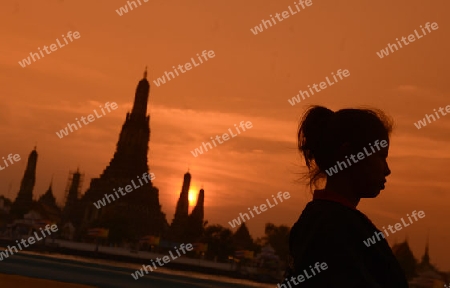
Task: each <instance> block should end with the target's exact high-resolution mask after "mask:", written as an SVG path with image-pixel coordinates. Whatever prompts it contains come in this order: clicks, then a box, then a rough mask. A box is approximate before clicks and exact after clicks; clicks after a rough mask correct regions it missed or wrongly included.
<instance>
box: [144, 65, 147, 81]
mask: <svg viewBox="0 0 450 288" xmlns="http://www.w3.org/2000/svg"><path fill="white" fill-rule="evenodd" d="M144 78H145V79H147V66H145V71H144Z"/></svg>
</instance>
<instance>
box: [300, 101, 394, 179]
mask: <svg viewBox="0 0 450 288" xmlns="http://www.w3.org/2000/svg"><path fill="white" fill-rule="evenodd" d="M392 128H393V121H392V119H391V118H390V117H389V116H387V115H386V114H385V113H384V112H383V111H381V110H379V109H341V110H338V111H336V112H333V111H332V110H330V109H328V108H326V107H323V106H311V107H310V108H308V110H307V111H306V112H305V114H304V115H303V118H302V120H301V122H300V125H299V127H298V149H299V151H300V152H301V153H302V154H303V157H304V158H305V163H306V166H307V167H308V173H307V175H306V176H307V178H309V185H310V186H311V187H312V186H313V185H314V186H317V185H316V184H317V182H318V181H319V180H321V179H324V178H326V174H325V173H324V171H325V169H329V168H330V167H331V166H333V165H334V164H335V163H336V160H337V156H338V153H339V149H340V148H341V146H342V145H343V144H345V143H346V144H348V145H349V148H350V150H351V151H352V152H362V149H363V147H366V146H367V145H368V144H369V143H370V142H371V141H374V140H377V139H378V140H380V141H381V140H383V139H380V137H383V135H387V136H389V135H390V133H391V132H392ZM386 140H387V139H386Z"/></svg>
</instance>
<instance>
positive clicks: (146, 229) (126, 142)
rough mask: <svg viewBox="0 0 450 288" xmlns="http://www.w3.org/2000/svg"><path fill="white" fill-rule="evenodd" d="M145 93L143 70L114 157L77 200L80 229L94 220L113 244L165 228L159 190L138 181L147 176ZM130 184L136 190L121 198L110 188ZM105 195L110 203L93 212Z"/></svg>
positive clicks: (149, 183)
mask: <svg viewBox="0 0 450 288" xmlns="http://www.w3.org/2000/svg"><path fill="white" fill-rule="evenodd" d="M149 93H150V84H149V82H148V80H147V71H145V72H144V77H143V79H141V80H140V81H139V83H138V85H137V88H136V93H135V96H134V103H133V108H132V110H131V113H130V112H128V113H127V114H126V118H125V123H124V124H123V125H122V130H121V131H120V135H119V140H118V142H117V145H116V151H115V153H114V156H113V158H112V159H111V161H110V162H109V165H108V166H107V167H106V168H105V170H104V171H103V173H102V174H101V175H100V177H99V178H95V179H92V180H91V183H90V186H89V189H88V190H87V191H86V193H85V194H84V195H83V197H82V200H81V201H82V203H83V204H82V205H83V207H84V211H85V212H84V216H83V218H82V219H81V221H83V225H82V226H83V227H84V228H83V229H87V228H89V227H90V226H91V223H94V221H95V222H96V223H103V225H104V226H105V227H106V226H110V227H111V228H110V235H118V236H117V239H115V240H116V241H122V240H135V239H136V237H141V236H146V235H155V236H159V235H160V234H161V233H162V231H163V230H164V229H165V228H166V227H167V226H168V224H167V220H166V216H165V214H164V213H163V212H162V210H161V205H160V203H159V190H158V189H157V188H156V187H154V186H153V183H152V182H151V180H149V182H148V183H144V184H143V185H139V182H138V179H140V178H139V177H144V176H143V175H144V174H145V173H149V166H148V164H147V163H148V157H147V154H148V151H149V146H148V145H149V141H150V116H149V115H147V104H148V98H149ZM156 177H157V175H156ZM132 181H133V182H132ZM132 183H137V185H138V186H137V187H138V188H136V187H134V188H133V190H132V192H131V193H128V192H127V193H126V194H125V195H122V196H120V195H119V194H115V193H114V191H118V190H114V189H119V188H122V189H123V188H124V187H125V186H127V185H131V184H132ZM133 186H134V185H133ZM122 191H123V190H122ZM113 193H114V194H115V195H114V194H113ZM116 193H117V192H116ZM105 194H108V195H113V197H114V200H112V201H111V202H110V203H107V204H106V206H102V207H101V208H99V209H97V208H96V206H94V205H93V204H94V202H97V201H99V200H101V199H102V198H103V197H105ZM117 195H119V196H120V197H118V196H117ZM92 225H93V224H92ZM119 238H120V239H119ZM128 238H130V239H128Z"/></svg>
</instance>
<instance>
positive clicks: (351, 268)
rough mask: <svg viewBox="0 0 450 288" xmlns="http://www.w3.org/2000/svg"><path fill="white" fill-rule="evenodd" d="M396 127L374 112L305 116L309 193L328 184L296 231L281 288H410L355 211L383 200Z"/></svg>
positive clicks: (301, 139) (317, 111)
mask: <svg viewBox="0 0 450 288" xmlns="http://www.w3.org/2000/svg"><path fill="white" fill-rule="evenodd" d="M392 126H393V124H392V121H391V119H390V118H388V117H387V116H386V115H385V114H384V113H383V112H382V111H380V110H375V109H371V110H368V109H342V110H339V111H336V112H333V111H332V110H330V109H328V108H325V107H322V106H313V107H311V108H309V109H308V110H307V111H306V113H305V115H304V116H303V119H302V121H301V123H300V126H299V129H298V149H299V150H300V152H301V154H302V155H303V157H304V159H305V163H306V166H307V167H308V170H309V172H308V174H307V177H308V178H309V184H310V186H311V187H315V188H317V187H318V184H323V183H324V182H325V183H326V184H325V187H324V189H318V190H315V191H314V194H313V200H312V201H311V202H309V203H308V204H307V205H306V207H305V209H304V210H303V212H302V214H301V215H300V218H299V219H298V220H297V222H296V223H295V224H294V226H293V227H292V230H291V234H290V239H289V247H290V256H289V258H290V263H289V267H288V269H287V271H286V275H285V277H286V278H285V280H284V283H283V284H281V285H280V284H278V287H283V288H290V287H320V288H326V287H343V288H344V287H345V288H375V287H377V288H387V287H395V288H402V287H408V283H407V280H406V278H405V276H404V273H403V271H402V269H401V267H400V265H399V263H398V261H397V260H396V258H395V256H394V255H393V253H392V250H391V248H390V247H389V245H388V243H387V241H386V240H385V239H384V235H383V234H381V232H380V231H379V230H378V229H377V228H376V227H375V226H374V225H373V224H372V222H371V221H370V220H369V219H368V218H367V216H365V215H364V214H363V213H361V212H360V211H358V210H357V209H356V206H357V205H358V203H359V201H360V199H361V198H375V197H377V196H378V194H380V191H381V190H383V189H384V183H385V182H386V177H387V176H388V175H389V174H390V173H391V171H390V170H389V167H388V164H387V162H386V159H387V157H388V149H389V135H390V133H391V131H392ZM383 141H384V142H383ZM382 144H384V145H382ZM330 168H332V169H330ZM376 232H378V233H379V234H378V237H379V240H378V239H376V240H377V241H376V243H375V244H372V245H369V246H367V245H366V244H365V243H364V242H363V241H366V242H367V239H368V238H372V237H374V235H375V233H376ZM323 263H325V264H323ZM318 264H319V265H318ZM321 265H322V266H321ZM325 267H326V268H325ZM324 268H325V269H324ZM305 274H307V275H305ZM283 285H284V286H283Z"/></svg>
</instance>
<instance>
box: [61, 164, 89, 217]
mask: <svg viewBox="0 0 450 288" xmlns="http://www.w3.org/2000/svg"><path fill="white" fill-rule="evenodd" d="M83 178H84V174H81V173H80V170H79V168H77V171H76V172H73V173H71V174H70V176H69V179H68V181H67V187H66V191H65V203H64V209H63V215H62V221H63V223H66V222H72V223H73V222H75V221H76V220H77V219H79V218H80V217H81V215H79V213H80V211H78V209H77V206H78V200H79V197H80V188H81V185H82V183H83ZM77 213H78V214H77Z"/></svg>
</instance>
